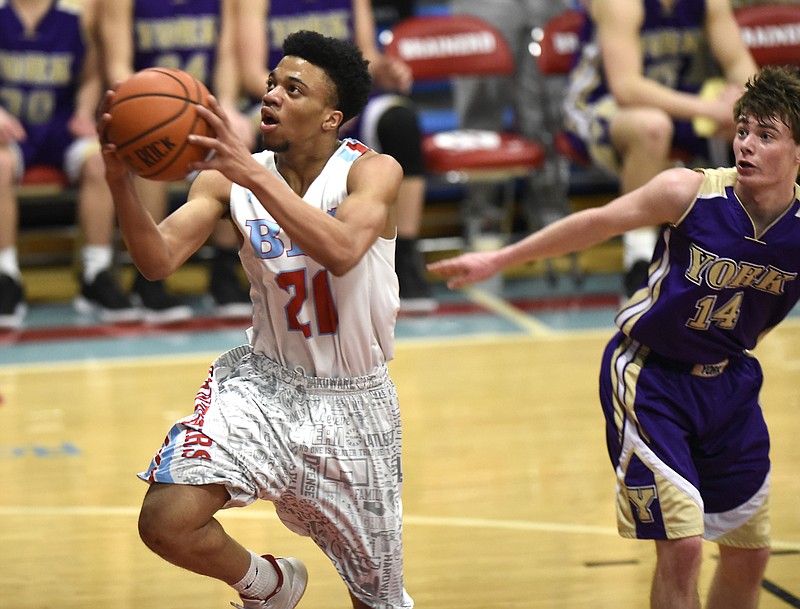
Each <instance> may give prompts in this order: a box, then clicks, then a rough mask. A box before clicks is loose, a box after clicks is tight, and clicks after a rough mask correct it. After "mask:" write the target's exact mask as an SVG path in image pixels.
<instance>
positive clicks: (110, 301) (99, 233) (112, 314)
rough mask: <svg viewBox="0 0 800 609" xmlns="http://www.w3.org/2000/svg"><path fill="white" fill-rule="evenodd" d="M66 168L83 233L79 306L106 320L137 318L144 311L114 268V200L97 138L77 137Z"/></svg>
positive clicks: (81, 310)
mask: <svg viewBox="0 0 800 609" xmlns="http://www.w3.org/2000/svg"><path fill="white" fill-rule="evenodd" d="M65 159H66V160H65V169H66V173H67V175H68V176H69V178H70V179H71V180H72V181H74V182H76V183H77V184H78V203H77V217H78V224H79V225H80V228H81V232H82V235H83V241H84V243H83V247H82V249H81V263H82V274H81V289H80V294H79V296H78V298H76V300H75V307H76V308H77V309H78V310H79V311H80V312H82V313H88V312H94V313H97V314H98V315H99V317H100V319H101V320H102V321H109V322H122V321H135V320H137V319H139V317H140V315H139V312H138V311H137V309H136V307H134V306H133V304H132V303H131V301H130V299H129V298H128V296H127V295H126V294H125V293H124V292H123V291H122V288H121V287H120V285H119V283H118V281H117V278H116V277H115V275H114V272H113V262H114V203H113V199H112V198H111V191H110V190H109V188H108V184H107V183H106V181H105V165H104V163H103V158H102V156H101V154H100V150H99V144H98V142H97V141H96V140H95V139H93V138H82V139H79V140H77V141H75V142H74V143H73V144H72V145H70V147H69V148H68V150H67V153H66V156H65Z"/></svg>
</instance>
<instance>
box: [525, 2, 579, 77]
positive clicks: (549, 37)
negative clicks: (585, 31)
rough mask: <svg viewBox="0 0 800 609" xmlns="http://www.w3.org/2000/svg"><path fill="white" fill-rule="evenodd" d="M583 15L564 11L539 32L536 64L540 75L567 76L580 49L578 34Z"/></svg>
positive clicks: (577, 12)
mask: <svg viewBox="0 0 800 609" xmlns="http://www.w3.org/2000/svg"><path fill="white" fill-rule="evenodd" d="M584 19H585V15H584V13H583V12H581V11H577V10H572V11H565V12H563V13H561V14H559V15H556V16H555V17H553V18H552V19H550V21H548V22H547V23H546V24H545V25H544V27H543V28H541V30H540V34H539V35H540V40H539V41H538V43H539V48H538V51H539V55H538V57H537V62H538V65H539V71H540V72H541V73H542V74H548V75H558V74H567V73H568V72H569V70H570V68H571V67H572V61H573V58H574V57H575V53H577V52H578V49H579V48H580V41H579V37H578V34H579V32H580V29H581V26H582V25H583V22H584Z"/></svg>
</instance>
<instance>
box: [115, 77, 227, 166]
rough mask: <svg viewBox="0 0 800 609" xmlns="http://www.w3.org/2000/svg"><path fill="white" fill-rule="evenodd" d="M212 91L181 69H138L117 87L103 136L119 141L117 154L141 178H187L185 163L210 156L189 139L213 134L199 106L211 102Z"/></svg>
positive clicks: (117, 142)
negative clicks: (201, 115)
mask: <svg viewBox="0 0 800 609" xmlns="http://www.w3.org/2000/svg"><path fill="white" fill-rule="evenodd" d="M209 95H210V93H209V91H208V89H207V88H206V87H205V85H204V84H203V83H201V82H200V81H199V80H197V79H196V78H194V77H193V76H191V75H190V74H187V73H186V72H183V71H181V70H174V69H172V68H148V69H146V70H142V71H140V72H137V73H136V74H134V75H133V76H131V77H130V78H129V79H128V80H126V81H125V82H123V83H121V84H120V85H119V87H117V91H116V96H115V97H114V102H113V103H112V104H111V106H110V108H109V110H108V112H109V114H111V120H110V122H109V123H108V125H107V128H106V129H105V130H104V132H103V134H102V139H103V141H106V142H112V143H113V144H116V146H117V157H119V158H120V160H122V161H123V162H124V163H125V164H126V165H127V166H128V167H129V168H130V170H131V171H132V172H133V173H135V174H137V175H140V176H142V177H143V178H148V179H150V180H159V181H173V180H180V179H182V178H185V177H186V175H187V174H188V173H189V169H188V167H187V165H188V164H189V163H193V162H195V161H201V160H203V159H204V158H205V157H206V156H207V155H208V150H207V149H205V148H202V147H200V146H193V145H191V144H189V143H188V142H187V141H186V137H187V136H188V135H189V134H192V133H194V134H197V135H207V136H213V132H212V131H211V127H210V126H209V124H208V123H207V122H206V121H205V120H203V119H202V118H200V117H199V116H198V115H197V109H196V107H195V106H196V104H202V105H204V106H208V96H209Z"/></svg>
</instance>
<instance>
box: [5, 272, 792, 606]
mask: <svg viewBox="0 0 800 609" xmlns="http://www.w3.org/2000/svg"><path fill="white" fill-rule="evenodd" d="M29 278H30V279H29V283H35V282H36V278H35V277H34V274H32V273H31V274H29ZM62 280H63V281H64V282H65V283H66V284H68V283H69V281H70V280H69V278H67V279H63V278H62ZM48 281H55V280H53V279H52V278H51V279H48ZM615 281H617V278H616V276H614V277H610V276H607V277H605V278H604V277H603V276H601V275H597V276H595V275H592V276H590V277H588V278H587V281H586V282H585V283H584V284H582V285H581V286H575V285H572V284H571V283H570V281H569V280H566V281H565V280H563V279H562V280H561V281H560V282H559V283H558V285H550V284H548V283H547V282H543V281H541V279H540V278H537V277H535V276H533V277H522V278H518V279H509V280H507V281H506V283H505V285H504V286H502V287H501V288H497V286H494V287H495V291H487V290H486V289H483V288H481V289H477V290H472V291H470V292H465V293H447V292H446V291H445V290H444V289H441V288H439V287H438V286H437V294H438V295H439V297H440V298H441V301H442V309H441V310H440V311H439V312H437V313H436V314H435V315H431V316H428V317H419V318H413V317H403V318H401V319H400V321H399V324H398V342H397V353H396V359H395V361H394V362H392V364H391V370H392V374H393V378H394V380H395V383H396V385H397V387H398V391H399V394H400V398H401V404H402V411H403V416H404V434H405V445H404V468H405V486H404V508H405V559H406V585H407V588H408V591H409V593H410V594H411V595H412V596H413V597H414V599H415V601H416V603H417V607H420V608H436V609H450V608H452V609H456V608H457V609H489V608H494V607H515V608H542V609H561V608H569V609H584V608H585V609H589V608H592V609H604V608H607V609H624V608H626V607H629V608H640V607H644V606H647V595H648V587H649V580H650V576H651V572H652V568H653V558H652V547H651V545H650V543H649V542H635V541H630V540H623V539H620V538H619V537H617V535H616V531H615V522H614V512H613V495H614V478H613V474H612V471H611V467H610V465H609V463H608V459H607V456H606V452H605V447H604V440H603V422H602V416H601V414H600V411H599V405H598V402H597V398H596V385H597V373H598V363H599V357H600V353H601V350H602V348H603V345H604V343H605V341H606V340H607V338H608V337H609V336H610V334H611V332H612V319H613V312H614V302H615V299H616V290H617V289H618V285H617V283H615ZM30 287H31V289H32V291H33V292H34V293H36V292H37V290H38V289H39V288H38V287H35V286H33V285H31V286H30ZM51 287H52V286H51ZM484 287H485V286H484ZM490 287H491V286H490ZM198 310H200V309H198ZM245 325H246V324H244V323H242V324H227V325H221V324H219V323H215V322H213V320H210V319H207V318H203V317H202V313H199V314H198V318H197V319H196V320H193V322H192V323H187V324H184V325H183V326H179V327H175V328H147V327H126V328H115V327H103V326H99V325H97V324H93V323H91V322H90V321H88V320H85V319H79V318H76V317H75V316H74V314H73V313H72V312H71V311H70V309H69V306H68V305H67V304H65V303H59V302H44V301H42V302H38V303H36V306H34V307H33V311H32V312H31V315H30V316H29V325H28V327H27V328H26V329H25V330H24V331H21V332H18V333H6V334H5V335H0V400H2V401H0V480H2V483H1V484H2V486H0V489H2V490H1V491H0V607H3V608H5V607H9V608H11V607H14V608H15V609H56V608H58V609H101V608H106V607H115V608H118V609H214V608H216V609H222V608H223V607H226V606H228V601H230V600H232V599H233V598H234V597H233V595H232V591H231V590H230V589H229V588H228V587H227V586H225V585H224V584H221V583H219V582H216V581H214V580H210V579H203V578H201V577H199V576H195V575H193V574H190V573H187V572H184V571H181V570H179V569H178V568H175V567H172V566H170V565H168V564H167V563H165V562H163V561H162V560H161V559H160V558H158V557H156V556H155V555H153V554H152V553H150V551H149V550H147V549H146V548H145V547H144V546H143V544H142V543H141V541H140V540H139V539H138V536H137V532H136V518H137V513H138V506H139V504H140V501H141V498H142V496H143V493H144V490H145V485H144V484H143V483H142V482H140V481H139V480H138V479H137V478H136V477H135V473H136V472H138V471H140V470H141V469H142V468H144V467H145V466H146V465H147V463H148V462H149V460H150V458H151V456H152V454H153V452H154V451H155V450H156V449H157V448H158V446H159V445H160V443H161V440H162V438H163V436H164V434H165V432H166V431H167V429H168V427H169V426H170V425H171V423H172V422H173V421H174V420H175V419H177V418H179V417H181V416H183V415H184V414H186V413H187V412H188V411H189V409H190V408H191V405H192V399H193V396H194V393H195V391H196V389H197V387H198V385H199V383H200V382H201V381H202V380H203V379H204V377H205V373H206V371H207V367H208V364H209V363H210V361H211V359H212V358H213V357H214V355H216V354H217V353H218V352H220V351H221V350H223V349H225V348H228V347H229V346H233V345H235V344H238V343H239V342H241V341H242V339H243V332H242V331H243V329H244V327H245ZM758 354H759V356H760V357H761V359H762V362H763V365H764V369H765V373H766V384H765V388H764V392H763V404H764V408H765V413H766V416H767V419H768V423H769V424H770V427H771V430H772V439H773V461H774V471H773V491H772V515H773V534H774V539H775V554H774V556H773V558H772V560H771V562H770V564H769V568H768V571H767V581H766V582H765V588H764V592H763V596H762V602H761V607H762V608H763V609H786V608H787V607H800V600H798V598H799V597H800V575H798V574H799V573H800V510H798V509H797V504H798V500H800V476H798V474H797V463H798V462H800V443H798V441H797V438H798V437H800V416H798V413H800V392H798V391H797V377H798V373H799V372H800V313H796V314H795V315H794V316H793V317H792V318H791V319H790V320H788V321H787V322H786V323H785V325H784V326H782V327H780V328H779V329H777V330H776V331H775V332H774V333H773V334H771V335H770V336H768V337H767V338H766V339H765V340H764V342H763V344H762V345H761V346H760V347H759V349H758ZM221 520H222V521H223V523H224V525H225V526H226V527H227V528H228V529H229V530H230V531H231V533H232V534H234V536H236V537H237V538H238V539H240V540H241V541H242V542H243V543H245V545H247V546H248V547H250V548H252V549H253V550H257V551H262V552H266V551H270V552H272V553H275V554H277V555H295V556H299V557H301V558H302V559H303V560H304V561H305V562H306V563H307V565H308V567H309V571H310V576H311V580H310V584H309V588H308V591H307V593H306V597H305V598H304V600H303V601H302V602H301V604H300V607H303V608H305V609H346V608H347V607H348V606H349V603H348V600H347V595H346V592H345V589H344V587H343V585H342V584H341V582H340V581H339V580H338V577H337V576H336V574H335V572H334V570H333V568H332V567H331V566H330V565H329V564H328V562H327V559H326V558H325V557H324V556H323V555H322V554H321V552H319V551H318V550H317V549H316V548H315V547H313V545H312V544H311V542H309V541H308V540H307V539H303V538H299V537H297V536H295V535H294V534H292V533H290V532H288V531H287V530H286V529H284V528H283V526H282V525H281V524H280V523H279V522H278V521H277V519H276V518H275V517H274V513H273V511H272V508H271V506H270V505H269V504H259V505H254V506H251V507H249V508H244V509H238V510H231V511H229V512H226V513H224V514H222V515H221ZM706 558H707V560H706V561H705V566H704V571H703V577H702V587H703V590H705V589H706V587H707V586H708V582H709V578H710V575H711V572H712V569H713V567H714V562H715V548H714V546H713V545H711V544H708V545H707V556H706Z"/></svg>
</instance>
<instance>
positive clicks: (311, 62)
mask: <svg viewBox="0 0 800 609" xmlns="http://www.w3.org/2000/svg"><path fill="white" fill-rule="evenodd" d="M284 51H285V56H284V59H283V60H282V61H281V62H280V63H279V64H278V66H277V67H276V68H275V69H274V70H273V71H272V73H271V74H270V75H269V77H268V80H267V88H266V93H265V94H264V97H263V100H262V101H263V106H262V123H261V132H262V135H263V140H264V144H265V148H266V150H265V151H264V152H260V153H256V154H253V155H251V154H250V152H249V150H248V149H247V147H246V146H245V145H244V143H242V142H241V141H240V140H239V139H237V137H236V136H235V135H234V134H233V132H232V129H231V125H230V122H229V120H228V119H227V117H226V116H225V113H224V111H223V110H222V109H221V107H220V105H219V104H218V103H216V101H212V103H211V110H210V111H209V110H207V109H200V110H199V112H200V113H201V116H203V118H205V119H206V120H208V121H209V123H210V124H211V126H212V128H213V130H214V132H215V133H216V134H217V136H216V138H205V137H199V136H190V141H191V143H193V144H199V145H202V146H206V147H208V148H209V149H210V150H211V151H213V153H214V155H213V157H212V158H211V159H210V160H208V161H206V162H202V163H197V164H196V165H195V166H193V167H192V169H194V170H200V174H199V176H198V177H197V178H196V180H195V181H194V183H193V184H192V187H191V190H190V192H189V197H188V199H189V200H188V201H187V202H186V203H185V204H184V205H182V206H181V207H179V208H178V209H177V210H176V211H175V212H174V213H172V214H171V215H170V216H168V217H167V218H166V219H164V220H163V221H162V222H161V223H160V224H156V223H155V222H154V221H153V219H152V217H151V216H150V215H149V214H148V213H147V211H146V208H145V206H144V205H143V204H142V202H141V201H140V200H139V199H138V197H137V195H136V191H135V189H134V188H133V180H132V178H131V176H130V174H128V173H127V171H126V170H125V168H124V167H123V165H122V164H121V163H120V162H119V161H118V160H117V159H116V158H115V156H114V148H113V146H112V145H109V146H106V147H105V150H104V152H105V159H106V178H107V181H108V183H109V186H110V187H111V191H112V193H113V195H114V202H115V205H116V208H117V213H118V214H119V223H120V228H121V231H122V234H123V236H124V238H125V241H126V243H127V246H128V249H129V250H130V253H131V257H132V258H133V260H134V262H135V264H136V266H137V267H138V268H139V270H140V271H141V272H142V274H143V275H144V276H145V277H147V278H148V279H161V278H164V277H166V276H168V275H169V274H170V273H172V272H173V271H174V270H176V269H177V268H178V267H179V266H180V265H181V264H183V263H184V262H185V261H186V260H187V259H188V258H189V256H191V255H192V254H193V253H194V252H195V251H196V250H197V249H198V248H200V247H201V246H202V245H203V244H204V243H205V241H206V239H208V237H209V235H210V234H211V232H212V231H213V229H214V226H215V224H216V222H217V220H219V219H220V218H221V217H225V216H228V215H229V216H230V217H231V219H232V220H233V222H234V223H235V225H236V226H237V227H238V229H239V231H240V232H241V234H242V236H243V239H242V242H243V243H242V247H241V251H240V256H241V258H242V262H243V265H244V268H245V271H246V273H247V275H248V278H249V280H250V282H251V297H252V300H253V325H252V328H251V329H250V330H249V331H248V338H249V343H248V344H247V345H244V346H242V347H239V348H236V349H233V350H231V351H229V352H227V353H225V354H223V355H222V356H221V357H219V358H218V359H217V360H216V361H215V362H214V363H213V364H212V366H211V370H210V374H209V377H208V380H207V381H206V382H205V384H204V385H203V386H202V387H201V389H200V391H199V392H198V394H197V398H196V400H195V410H194V413H193V414H192V415H190V416H188V417H186V418H184V419H182V420H181V421H179V422H178V423H176V425H175V426H174V427H173V428H172V429H171V430H170V431H169V433H168V435H167V439H166V440H165V441H164V444H163V446H162V447H161V449H160V450H159V451H158V453H157V454H156V456H155V457H154V459H153V461H152V463H151V464H150V467H149V468H148V469H147V470H146V471H145V472H143V473H141V474H140V477H141V478H142V479H143V480H145V481H147V482H148V483H150V487H149V489H148V492H147V495H146V497H145V499H144V504H143V506H142V511H141V514H140V519H139V531H140V534H141V537H142V539H143V541H144V542H145V544H147V545H148V547H150V548H151V549H152V550H153V551H154V552H156V553H157V554H159V555H160V556H162V557H163V558H165V559H166V560H168V561H170V562H172V563H174V564H176V565H179V566H181V567H184V568H186V569H189V570H191V571H194V572H196V573H199V574H201V575H206V576H210V577H214V578H217V579H220V580H222V581H224V582H226V583H227V584H229V585H231V586H232V587H233V588H234V589H235V590H236V592H238V594H239V597H240V600H239V601H238V602H237V603H234V605H235V606H237V607H243V608H245V609H256V608H258V609H266V608H270V609H273V608H280V609H287V608H289V609H290V608H292V607H295V606H296V605H297V603H298V602H299V600H300V597H301V596H302V595H303V592H304V590H305V587H306V582H307V572H306V569H305V567H304V566H303V563H302V562H301V561H300V560H298V559H296V558H275V557H273V556H271V555H269V554H266V555H264V556H259V555H258V554H256V553H254V552H251V551H248V550H247V549H245V548H244V547H242V546H241V545H240V544H239V543H238V542H236V541H235V540H234V539H232V538H231V537H230V536H229V535H228V534H227V533H226V532H225V531H224V530H223V528H222V526H221V525H220V523H219V522H218V521H217V520H216V519H215V518H214V515H215V513H216V512H217V511H218V510H220V509H222V508H227V507H236V506H244V505H247V504H249V503H252V502H253V501H255V500H256V499H266V500H269V501H272V502H273V503H274V504H275V508H276V512H277V514H278V516H279V517H280V518H281V520H282V521H283V522H284V524H285V525H286V526H287V527H289V528H290V529H291V530H293V531H295V532H297V533H299V534H301V535H308V536H310V537H311V538H312V539H313V540H314V541H315V542H316V543H317V545H318V546H319V547H320V548H321V549H322V550H323V551H324V552H325V553H326V554H327V555H328V557H329V558H330V559H331V561H332V562H333V564H334V565H335V567H336V569H337V570H338V572H339V573H340V575H341V577H342V579H343V581H344V582H345V584H346V585H347V588H348V591H349V593H350V597H351V599H352V602H353V606H354V607H355V608H362V607H374V608H378V607H380V608H409V607H412V606H413V602H412V601H411V599H410V597H409V596H408V594H407V593H406V591H405V588H404V585H403V570H402V565H403V563H402V519H401V513H402V509H401V502H400V490H401V481H402V470H401V463H400V448H401V428H400V415H399V410H398V404H397V397H396V393H395V390H394V386H393V384H392V382H391V380H390V379H389V376H388V374H387V369H386V364H387V362H388V361H389V360H390V359H392V357H393V341H394V327H395V320H396V315H397V311H398V308H399V295H398V283H397V277H396V275H395V273H394V268H393V261H394V239H395V209H394V204H395V199H396V197H397V192H398V188H399V186H400V182H401V180H402V178H403V175H402V170H401V169H400V166H399V165H398V163H397V162H396V161H395V160H394V159H393V158H391V157H389V156H386V155H381V154H377V153H375V152H373V151H371V150H369V149H368V148H366V147H365V146H364V145H363V144H361V143H360V142H358V141H355V140H345V141H341V140H340V139H339V137H338V130H339V127H340V126H341V125H342V124H343V123H344V122H346V121H347V120H349V119H350V118H352V117H353V116H355V115H356V114H358V113H359V112H360V111H361V109H362V108H363V106H364V104H365V103H366V100H367V96H368V94H369V91H370V78H369V74H368V71H367V64H366V62H365V61H364V60H363V58H362V56H361V54H360V53H359V52H358V51H357V50H356V49H355V48H354V47H352V46H351V45H349V44H348V43H345V42H340V41H336V40H333V39H330V38H326V37H324V36H322V35H320V34H317V33H312V32H298V33H295V34H292V35H291V36H289V37H288V38H287V39H286V42H285V44H284ZM112 99H113V92H110V93H108V94H107V96H106V99H105V102H104V103H106V104H108V103H110V101H111V100H112ZM109 119H110V116H109V115H108V114H103V115H102V116H101V119H100V124H99V128H100V129H101V131H102V129H103V126H104V124H105V123H106V122H107V121H108V120H109ZM239 603H241V604H239Z"/></svg>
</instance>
